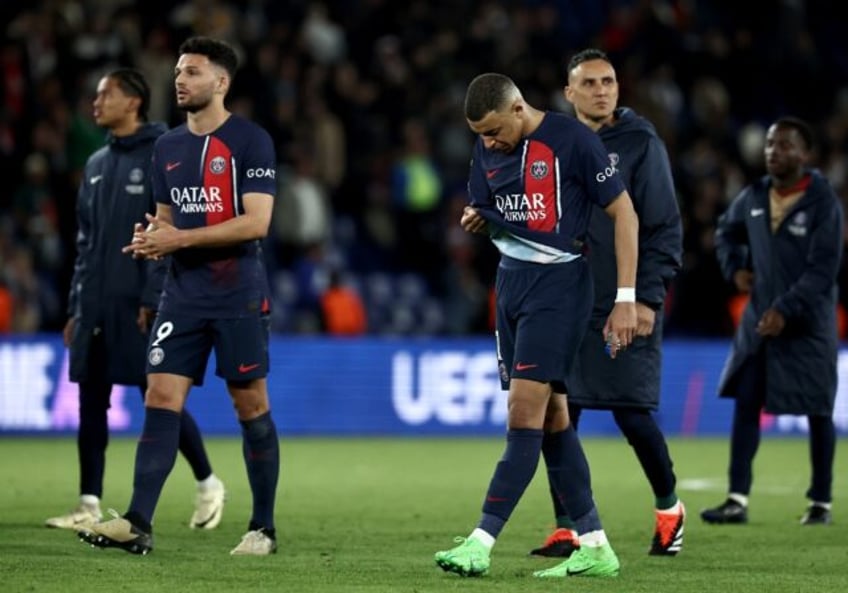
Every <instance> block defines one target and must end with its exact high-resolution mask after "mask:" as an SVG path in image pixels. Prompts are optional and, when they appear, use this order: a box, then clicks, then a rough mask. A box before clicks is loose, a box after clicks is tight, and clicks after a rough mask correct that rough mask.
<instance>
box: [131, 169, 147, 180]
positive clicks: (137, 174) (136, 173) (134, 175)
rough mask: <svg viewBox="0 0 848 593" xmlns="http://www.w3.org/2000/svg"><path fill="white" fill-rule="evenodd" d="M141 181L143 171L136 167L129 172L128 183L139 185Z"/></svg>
mask: <svg viewBox="0 0 848 593" xmlns="http://www.w3.org/2000/svg"><path fill="white" fill-rule="evenodd" d="M142 179H144V171H142V170H141V169H139V168H138V167H135V168H134V169H133V170H132V171H130V183H141V180H142Z"/></svg>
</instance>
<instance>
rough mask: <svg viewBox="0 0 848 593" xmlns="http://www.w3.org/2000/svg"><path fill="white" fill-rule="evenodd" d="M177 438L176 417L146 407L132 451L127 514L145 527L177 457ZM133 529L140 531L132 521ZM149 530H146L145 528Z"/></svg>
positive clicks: (169, 412)
mask: <svg viewBox="0 0 848 593" xmlns="http://www.w3.org/2000/svg"><path fill="white" fill-rule="evenodd" d="M179 439H180V414H179V413H178V412H173V411H171V410H165V409H162V408H146V409H145V415H144V428H143V429H142V431H141V436H140V437H139V439H138V447H137V448H136V451H135V477H134V479H133V495H132V500H131V501H130V507H129V511H128V512H127V514H128V515H129V516H133V517H139V518H141V519H143V520H144V522H146V523H147V524H148V525H149V524H150V523H152V522H153V512H154V511H155V510H156V503H157V502H158V501H159V495H160V494H161V493H162V487H163V486H164V485H165V480H166V479H167V477H168V474H170V473H171V469H173V467H174V461H176V458H177V443H178V442H179ZM130 521H131V522H133V523H134V524H135V525H136V526H137V527H141V528H144V525H140V524H139V523H138V522H134V521H132V519H130ZM148 531H149V529H148Z"/></svg>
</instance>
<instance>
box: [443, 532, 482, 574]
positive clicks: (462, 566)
mask: <svg viewBox="0 0 848 593" xmlns="http://www.w3.org/2000/svg"><path fill="white" fill-rule="evenodd" d="M454 541H455V542H457V543H459V545H458V546H456V547H455V548H451V549H450V550H442V551H441V552H436V564H438V565H439V566H440V567H441V568H442V570H444V571H445V572H455V573H456V574H458V575H460V576H464V577H479V576H483V575H484V574H486V573H487V572H489V564H490V560H489V548H487V547H486V546H485V545H484V544H483V543H482V542H481V541H480V540H478V539H476V538H473V537H468V538H465V537H458V538H456V539H455V540H454Z"/></svg>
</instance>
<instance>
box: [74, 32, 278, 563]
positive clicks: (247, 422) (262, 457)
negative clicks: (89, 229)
mask: <svg viewBox="0 0 848 593" xmlns="http://www.w3.org/2000/svg"><path fill="white" fill-rule="evenodd" d="M179 54H180V57H179V61H178V62H177V66H176V68H175V75H176V80H175V83H176V93H177V105H178V106H179V107H180V108H181V109H182V110H183V111H185V112H187V115H188V118H187V122H186V124H185V125H182V126H180V127H178V128H175V129H173V130H171V131H170V132H168V133H166V134H165V135H163V136H162V137H161V138H160V139H159V140H158V141H157V143H156V147H155V150H154V155H153V176H154V178H153V181H154V195H155V197H156V200H157V203H158V204H157V209H156V215H155V216H152V215H149V214H148V215H147V219H148V222H149V225H148V227H147V229H144V228H143V227H142V225H141V224H138V225H136V229H135V233H134V235H133V241H132V243H131V244H130V245H128V246H126V247H125V248H124V250H125V252H127V253H131V254H133V256H134V257H144V258H147V259H158V258H161V257H164V256H166V255H169V254H170V255H171V264H170V268H169V271H168V275H167V278H166V280H165V286H164V290H163V294H162V300H161V303H160V306H159V313H158V315H157V318H156V322H155V324H154V327H153V330H152V331H151V337H150V343H149V345H148V355H147V356H148V358H147V363H148V366H147V372H148V389H147V397H146V416H145V422H144V428H143V431H142V435H141V437H140V439H139V443H138V449H137V452H136V463H135V477H134V482H133V486H134V488H133V496H132V500H131V502H130V506H129V509H128V511H127V512H126V513H125V514H124V515H123V517H117V518H115V519H113V520H111V521H106V522H103V523H97V524H95V525H94V526H93V527H92V528H91V529H90V530H89V531H85V532H80V536H81V537H82V538H83V539H85V540H86V541H88V542H89V543H91V544H93V545H96V546H100V547H119V548H122V549H125V550H127V551H129V552H132V553H138V554H146V553H147V552H149V551H150V550H151V549H152V548H153V538H152V529H151V523H152V521H153V513H154V510H155V507H156V503H157V501H158V499H159V495H160V493H161V490H162V487H163V485H164V483H165V479H166V478H167V476H168V474H169V473H170V471H171V468H172V467H173V464H174V458H175V452H176V443H177V436H178V426H179V418H180V412H181V410H182V408H183V405H184V403H185V400H186V397H187V395H188V392H189V389H190V387H191V385H192V384H195V385H199V384H201V382H202V380H203V376H204V374H205V369H206V363H207V360H208V357H209V354H210V352H211V350H212V348H214V349H215V357H216V360H217V368H216V374H217V375H218V376H220V377H222V378H223V379H225V380H226V383H227V390H228V391H229V393H230V396H231V398H232V400H233V403H234V405H235V409H236V412H237V414H238V418H239V422H240V423H241V425H242V437H243V452H244V459H245V464H246V466H247V475H248V480H249V482H250V488H251V491H252V494H253V513H252V516H251V518H250V522H249V526H248V531H247V533H246V534H245V536H244V537H243V538H242V540H241V542H240V543H239V544H238V545H237V546H236V547H235V548H234V549H233V550H232V551H231V554H234V555H258V556H262V555H267V554H271V553H273V552H275V551H276V548H277V545H276V538H275V530H274V498H275V496H276V488H277V478H278V474H279V441H278V438H277V430H276V427H275V425H274V422H273V420H272V419H271V413H270V409H269V404H268V390H267V382H266V378H265V377H266V375H267V373H268V337H269V336H268V326H267V324H266V321H267V319H266V316H265V315H264V314H265V313H266V312H267V310H268V302H267V296H266V295H267V285H266V276H265V274H266V272H265V267H264V262H263V257H262V252H261V247H260V244H259V241H260V240H261V239H262V238H263V237H265V235H266V234H267V231H268V226H269V222H270V219H271V212H272V207H273V201H274V193H275V185H276V184H275V167H276V159H275V154H274V147H273V144H272V141H271V138H270V136H269V135H268V133H267V132H265V130H263V129H262V128H260V127H259V126H257V125H256V124H253V123H251V122H250V121H248V120H246V119H244V118H242V117H239V116H237V115H234V114H231V113H230V112H229V111H228V110H227V109H226V108H225V106H224V97H225V96H226V94H227V91H228V90H229V87H230V83H231V81H232V79H233V75H234V74H235V70H236V67H237V58H236V55H235V52H234V51H233V49H232V48H231V47H229V46H228V45H226V44H225V43H222V42H220V41H217V40H213V39H209V38H204V37H195V38H192V39H189V40H187V41H186V42H184V43H183V44H182V45H181V46H180V49H179Z"/></svg>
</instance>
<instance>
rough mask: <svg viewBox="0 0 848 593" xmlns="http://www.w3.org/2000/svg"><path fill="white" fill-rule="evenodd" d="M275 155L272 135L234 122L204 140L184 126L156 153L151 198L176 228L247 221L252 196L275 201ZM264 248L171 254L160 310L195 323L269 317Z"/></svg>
mask: <svg viewBox="0 0 848 593" xmlns="http://www.w3.org/2000/svg"><path fill="white" fill-rule="evenodd" d="M276 187H277V184H276V155H275V154H274V145H273V142H272V141H271V137H270V136H269V135H268V133H267V132H266V131H265V130H264V129H262V128H261V127H260V126H258V125H257V124H255V123H253V122H251V121H249V120H247V119H245V118H243V117H240V116H237V115H235V114H233V115H230V117H229V118H228V119H227V121H225V122H224V123H223V124H222V125H221V126H220V127H219V128H218V129H216V130H215V131H214V132H212V133H210V134H205V135H202V136H199V135H196V134H193V133H192V132H190V131H189V130H188V127H187V126H186V125H182V126H179V127H177V128H174V129H173V130H171V131H169V132H167V133H165V134H164V135H162V136H161V137H160V138H159V139H158V140H157V142H156V147H155V149H154V153H153V195H154V197H155V198H156V201H157V202H159V203H161V204H166V205H168V206H170V207H171V213H172V216H173V222H174V226H175V227H177V228H179V229H192V228H198V227H203V226H212V225H214V224H218V223H221V222H224V221H226V220H229V219H231V218H234V217H236V216H240V215H242V214H244V205H243V201H242V197H243V196H244V195H245V194H248V193H262V194H269V195H270V196H274V195H275V194H276ZM267 294H268V284H267V275H266V271H265V263H264V257H263V254H262V248H261V244H260V242H259V241H246V242H244V243H240V244H238V245H230V246H227V247H218V248H190V249H180V250H178V251H176V252H174V253H173V254H172V257H171V265H170V269H169V271H168V276H167V277H166V279H165V285H164V289H163V292H162V300H161V303H160V309H161V310H162V311H167V312H171V313H180V314H183V315H190V316H195V317H207V318H235V317H244V316H247V315H253V314H256V313H257V312H267V310H268V307H269V304H268V302H267Z"/></svg>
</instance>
